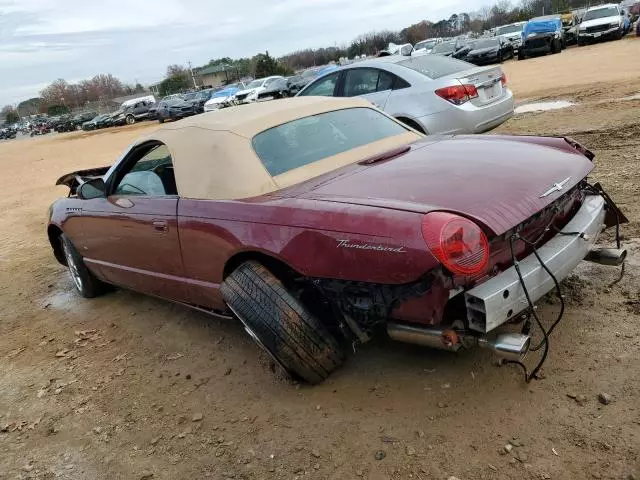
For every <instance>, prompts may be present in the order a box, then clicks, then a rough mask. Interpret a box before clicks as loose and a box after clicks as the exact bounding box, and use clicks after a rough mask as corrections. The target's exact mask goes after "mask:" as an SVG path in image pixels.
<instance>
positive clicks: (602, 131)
mask: <svg viewBox="0 0 640 480" xmlns="http://www.w3.org/2000/svg"><path fill="white" fill-rule="evenodd" d="M638 52H640V39H636V38H627V39H625V40H622V41H619V42H610V43H606V44H602V45H595V46H591V47H584V48H580V49H577V48H572V49H570V50H568V51H566V52H563V53H562V54H560V55H555V56H553V57H545V58H538V59H532V60H526V61H524V62H516V61H512V62H508V63H506V64H505V65H504V69H505V70H506V71H507V73H508V75H509V80H510V82H511V86H512V88H513V89H514V91H515V93H516V96H517V98H518V99H519V100H521V99H525V98H526V99H529V100H532V99H537V98H562V99H566V100H571V101H574V102H576V106H574V107H571V108H567V109H564V110H557V111H550V112H543V113H531V114H526V115H520V116H517V117H515V118H513V119H512V120H510V121H509V122H507V123H506V124H505V125H503V126H502V127H500V128H499V129H498V130H497V131H496V132H498V133H529V134H546V135H570V136H572V137H574V138H576V139H577V140H578V141H580V142H582V143H584V144H585V145H587V146H588V147H589V148H590V149H592V150H593V151H594V152H595V153H596V155H597V156H596V160H595V162H596V165H597V168H596V170H595V174H594V178H595V179H596V180H598V181H601V182H602V183H603V184H604V186H605V188H606V189H607V191H608V192H609V194H610V195H611V196H612V197H613V198H614V199H615V200H616V201H617V203H618V205H620V206H621V207H622V209H623V210H624V212H625V213H626V214H627V215H628V216H629V218H630V220H631V223H630V225H628V226H626V227H624V228H623V234H624V238H625V243H626V245H627V247H628V248H629V249H630V256H629V260H628V263H627V266H626V273H625V275H624V276H623V278H622V279H621V280H620V281H619V282H617V283H615V284H613V283H614V282H615V280H617V279H618V277H619V273H620V272H619V269H615V268H611V267H602V266H596V265H593V264H581V266H580V268H579V269H578V272H577V274H576V275H575V276H573V277H571V279H570V280H569V281H568V282H565V289H564V291H565V295H566V301H567V304H568V306H567V311H566V314H565V318H564V320H563V322H562V323H561V324H560V325H559V327H558V328H557V330H556V332H555V333H554V335H553V337H552V339H551V342H550V344H551V352H550V355H549V358H548V361H547V363H546V365H545V368H544V373H545V378H544V379H542V380H538V381H534V382H532V383H530V384H526V383H525V382H524V381H523V378H522V374H521V372H520V371H519V370H518V369H517V368H515V367H511V366H502V367H499V366H497V365H496V364H495V357H493V356H492V355H491V354H490V353H488V352H486V351H481V350H474V351H467V352H464V353H462V354H460V355H451V354H447V353H443V352H433V351H429V350H426V349H421V348H417V347H416V348H414V347H411V346H407V345H403V344H395V343H393V342H391V341H388V340H379V341H376V342H373V343H371V344H367V345H365V346H363V347H362V348H360V350H359V351H358V352H357V354H356V355H353V356H352V357H351V358H350V359H349V361H348V362H347V363H346V365H345V366H344V367H343V368H341V369H340V370H339V371H337V372H336V373H335V374H334V375H332V376H331V377H330V378H329V380H327V381H326V382H325V383H323V384H321V385H319V386H315V387H310V386H306V385H295V384H291V383H290V382H289V381H287V380H286V379H283V378H280V377H278V376H274V375H273V373H272V371H271V365H270V362H269V360H268V358H267V357H266V356H265V355H264V354H262V353H261V352H260V351H259V349H258V348H257V347H256V346H255V345H254V344H253V343H252V342H251V341H250V340H249V338H248V336H247V335H246V334H245V333H244V332H243V330H242V328H241V327H240V326H239V325H238V324H237V323H234V322H231V321H221V320H216V319H213V318H210V317H208V316H206V315H204V314H201V313H198V312H193V311H191V310H188V309H186V308H183V307H181V306H176V305H172V304H170V303H167V302H163V301H160V300H156V299H152V298H148V297H144V296H142V295H138V294H136V293H132V292H128V291H116V292H114V293H112V294H109V295H106V296H104V297H102V298H99V299H95V300H84V299H82V298H80V297H79V296H78V295H76V294H75V293H74V291H73V288H72V283H71V280H70V278H69V276H68V274H67V272H66V271H65V269H64V268H63V267H62V266H60V265H58V264H57V263H56V262H55V261H54V258H53V256H52V255H51V251H50V248H49V245H48V243H47V239H46V234H45V229H44V222H45V217H46V211H47V207H48V205H49V204H50V203H51V202H52V201H53V200H54V199H55V198H56V197H58V196H61V195H65V194H66V190H65V189H64V188H62V187H54V186H53V184H54V182H55V180H56V178H57V177H58V176H60V175H61V174H62V173H65V172H68V171H71V170H74V169H77V168H83V167H84V168H87V167H92V166H102V165H107V164H109V163H111V162H112V161H113V160H114V159H115V158H116V157H117V155H118V154H119V153H120V152H121V151H122V150H123V149H124V148H125V147H126V146H127V145H128V144H129V143H131V142H132V141H133V140H134V139H135V138H137V137H138V136H140V135H142V134H144V133H145V132H149V131H151V130H153V129H155V128H157V125H156V124H140V125H135V126H132V127H122V128H115V129H109V130H104V131H99V132H92V133H80V132H78V133H72V134H63V135H57V136H49V137H44V138H36V139H29V140H26V141H20V142H15V141H14V142H3V143H0V170H1V171H2V175H1V177H0V182H1V183H0V211H1V212H2V214H1V215H0V231H1V232H2V236H1V237H0V267H1V268H0V302H1V303H0V479H22V478H40V479H54V478H56V479H58V478H59V479H136V480H137V479H143V478H144V479H148V478H153V479H177V478H185V479H187V478H189V479H191V478H193V479H196V478H197V479H199V478H214V479H222V478H235V479H263V478H282V479H294V478H299V479H302V478H305V479H306V478H309V479H351V478H355V479H359V478H368V479H372V480H379V479H418V480H427V479H448V478H450V477H451V476H455V477H457V478H459V479H461V480H465V479H590V478H594V479H637V478H640V457H639V454H640V401H639V399H640V333H638V329H637V325H638V321H639V320H640V316H639V315H640V279H639V276H638V268H637V267H638V265H639V263H640V254H639V252H640V223H639V221H640V204H639V203H638V198H640V197H639V195H640V169H639V168H638V162H640V148H639V142H638V140H639V139H640V122H639V116H638V112H640V99H637V100H620V99H621V98H623V97H625V96H629V95H633V94H637V93H640V63H639V62H638V61H637V60H638V55H637V53H638ZM514 161H517V159H514ZM606 240H607V239H604V241H606ZM608 240H611V237H610V236H609V237H608ZM612 284H613V285H612ZM558 309H559V305H558V303H557V302H553V301H548V302H542V303H541V305H540V306H539V309H538V311H539V313H540V315H541V316H542V318H543V320H544V321H545V322H547V323H550V322H551V321H552V320H553V319H554V318H555V315H556V314H557V312H558ZM535 360H537V357H535V355H532V356H531V358H528V362H529V363H530V364H532V363H533V362H534V361H535ZM601 392H605V393H607V394H608V395H610V396H611V399H612V400H611V402H610V404H608V405H603V404H601V403H600V402H599V401H598V394H599V393H601ZM507 444H509V445H511V447H508V448H509V449H510V452H506V451H505V445H507Z"/></svg>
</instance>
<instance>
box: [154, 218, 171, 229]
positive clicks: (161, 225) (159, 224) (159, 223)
mask: <svg viewBox="0 0 640 480" xmlns="http://www.w3.org/2000/svg"><path fill="white" fill-rule="evenodd" d="M152 225H153V229H154V230H155V231H156V232H168V231H169V225H167V222H165V221H164V220H154V221H153V223H152Z"/></svg>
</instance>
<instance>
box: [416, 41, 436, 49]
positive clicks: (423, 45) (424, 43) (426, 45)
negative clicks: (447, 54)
mask: <svg viewBox="0 0 640 480" xmlns="http://www.w3.org/2000/svg"><path fill="white" fill-rule="evenodd" d="M436 43H438V41H437V40H423V41H422V42H418V43H416V44H415V46H414V47H413V49H414V50H420V49H422V48H426V49H427V50H429V49H431V48H433V46H434V45H435V44H436Z"/></svg>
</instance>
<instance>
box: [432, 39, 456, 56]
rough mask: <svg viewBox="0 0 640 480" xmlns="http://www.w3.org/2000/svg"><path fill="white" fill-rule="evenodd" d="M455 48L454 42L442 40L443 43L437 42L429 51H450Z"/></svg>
mask: <svg viewBox="0 0 640 480" xmlns="http://www.w3.org/2000/svg"><path fill="white" fill-rule="evenodd" d="M455 49H456V44H455V42H444V43H439V44H438V45H436V46H435V47H433V50H431V53H451V52H453V51H454V50H455Z"/></svg>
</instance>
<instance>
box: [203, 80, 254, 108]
mask: <svg viewBox="0 0 640 480" xmlns="http://www.w3.org/2000/svg"><path fill="white" fill-rule="evenodd" d="M245 88H247V86H246V85H245V84H244V83H243V82H238V83H232V84H231V85H227V86H226V87H224V88H223V89H222V90H218V91H216V92H214V93H213V94H212V95H211V98H210V99H209V100H207V101H206V102H205V104H204V111H205V112H212V111H214V110H219V109H220V108H223V107H226V106H229V105H230V104H231V103H232V102H233V100H234V97H235V94H236V93H238V92H239V91H241V90H244V89H245Z"/></svg>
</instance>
